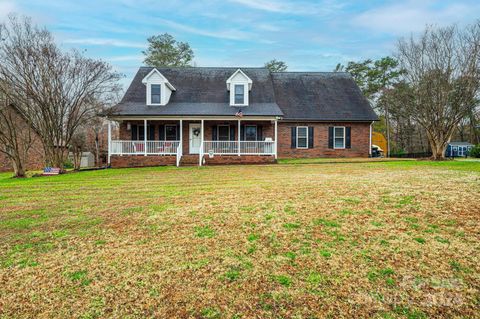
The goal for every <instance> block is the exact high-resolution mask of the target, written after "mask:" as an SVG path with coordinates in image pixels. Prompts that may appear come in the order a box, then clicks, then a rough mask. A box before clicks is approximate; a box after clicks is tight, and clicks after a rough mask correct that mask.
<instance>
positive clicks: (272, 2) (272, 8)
mask: <svg viewBox="0 0 480 319" xmlns="http://www.w3.org/2000/svg"><path fill="white" fill-rule="evenodd" d="M229 1H230V2H233V3H237V4H240V5H243V6H246V7H249V8H251V9H256V10H262V11H267V12H273V13H286V14H300V15H301V14H305V15H306V14H309V15H324V14H327V13H331V12H334V11H335V10H338V9H340V8H341V7H343V5H342V4H340V3H337V2H336V1H333V0H326V1H319V2H317V3H311V2H305V1H286V0H229Z"/></svg>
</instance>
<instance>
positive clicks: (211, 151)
mask: <svg viewBox="0 0 480 319" xmlns="http://www.w3.org/2000/svg"><path fill="white" fill-rule="evenodd" d="M208 157H210V158H213V150H208Z"/></svg>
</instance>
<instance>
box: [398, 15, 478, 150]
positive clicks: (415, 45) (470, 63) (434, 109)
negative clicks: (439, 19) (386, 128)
mask: <svg viewBox="0 0 480 319" xmlns="http://www.w3.org/2000/svg"><path fill="white" fill-rule="evenodd" d="M397 58H398V60H399V62H400V67H401V68H402V69H403V70H405V73H404V77H405V81H406V82H407V83H408V84H409V87H410V90H405V92H406V94H407V96H406V97H405V101H408V102H407V103H405V104H404V107H403V108H402V110H403V112H404V114H405V115H406V116H411V117H412V118H413V119H414V120H415V121H417V122H418V123H419V124H420V125H422V126H423V127H424V128H425V131H426V133H427V137H428V141H429V143H430V147H431V149H432V153H433V159H443V158H445V149H446V147H447V144H448V142H449V141H450V139H451V137H452V135H453V133H454V131H455V129H456V128H457V127H458V124H459V122H460V121H461V120H462V119H463V118H465V117H467V116H468V115H469V114H471V113H472V112H473V110H475V108H477V107H478V94H479V87H480V69H479V63H480V20H478V21H477V22H476V23H475V24H473V25H470V26H468V27H466V28H465V29H460V28H459V27H457V26H450V27H444V28H434V27H428V28H427V29H426V30H425V31H424V32H423V34H422V35H421V36H420V37H418V38H416V37H414V36H411V37H410V38H409V39H402V40H400V41H399V43H398V46H397Z"/></svg>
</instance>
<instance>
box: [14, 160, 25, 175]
mask: <svg viewBox="0 0 480 319" xmlns="http://www.w3.org/2000/svg"><path fill="white" fill-rule="evenodd" d="M12 166H13V172H14V174H15V177H25V176H26V175H25V173H26V171H25V167H24V166H23V163H22V161H21V160H20V158H16V159H12Z"/></svg>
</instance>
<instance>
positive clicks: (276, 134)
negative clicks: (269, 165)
mask: <svg viewBox="0 0 480 319" xmlns="http://www.w3.org/2000/svg"><path fill="white" fill-rule="evenodd" d="M277 122H278V120H277V119H275V150H274V152H275V159H277V156H278V155H277V154H278V150H277V146H278V144H277V136H278V132H277Z"/></svg>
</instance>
